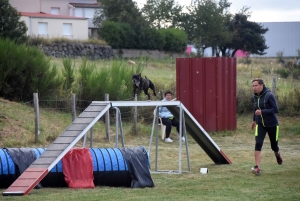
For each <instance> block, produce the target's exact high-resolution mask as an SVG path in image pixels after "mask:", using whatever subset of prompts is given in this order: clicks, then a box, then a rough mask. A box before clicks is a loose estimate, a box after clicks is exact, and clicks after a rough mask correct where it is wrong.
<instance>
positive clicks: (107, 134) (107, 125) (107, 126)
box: [104, 94, 110, 141]
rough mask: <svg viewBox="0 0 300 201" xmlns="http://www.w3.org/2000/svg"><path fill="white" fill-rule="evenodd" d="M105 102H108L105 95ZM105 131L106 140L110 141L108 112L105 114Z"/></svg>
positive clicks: (107, 95) (107, 96)
mask: <svg viewBox="0 0 300 201" xmlns="http://www.w3.org/2000/svg"><path fill="white" fill-rule="evenodd" d="M104 100H105V101H109V94H105V97H104ZM105 129H106V138H107V139H108V141H110V132H109V131H110V120H109V110H107V112H106V113H105Z"/></svg>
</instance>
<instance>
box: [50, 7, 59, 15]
mask: <svg viewBox="0 0 300 201" xmlns="http://www.w3.org/2000/svg"><path fill="white" fill-rule="evenodd" d="M59 12H60V8H56V7H52V8H51V14H52V15H59Z"/></svg>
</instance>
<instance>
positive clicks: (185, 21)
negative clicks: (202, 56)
mask: <svg viewBox="0 0 300 201" xmlns="http://www.w3.org/2000/svg"><path fill="white" fill-rule="evenodd" d="M229 7H230V3H229V2H228V1H227V0H220V1H218V2H217V1H215V0H206V1H201V0H195V1H192V2H191V4H190V5H189V6H188V7H187V10H188V11H189V12H188V13H186V14H184V15H183V16H182V20H181V24H180V25H181V27H182V28H183V29H184V30H185V31H186V33H187V34H188V39H189V42H190V43H194V44H196V45H197V47H198V49H199V52H202V53H203V52H204V50H205V49H206V48H207V47H212V49H213V50H215V49H217V47H218V46H219V45H222V44H224V43H227V42H229V41H230V40H231V39H232V36H233V35H232V33H230V31H229V30H228V28H227V27H226V24H225V22H226V21H227V19H228V18H230V14H229V13H228V8H229ZM200 49H202V50H200Z"/></svg>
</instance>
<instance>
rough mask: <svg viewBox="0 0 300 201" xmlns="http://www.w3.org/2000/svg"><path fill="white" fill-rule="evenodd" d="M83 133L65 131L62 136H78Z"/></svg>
mask: <svg viewBox="0 0 300 201" xmlns="http://www.w3.org/2000/svg"><path fill="white" fill-rule="evenodd" d="M81 132H82V131H65V132H63V133H62V134H61V135H60V136H70V137H72V136H78V135H79V134H80V133H81Z"/></svg>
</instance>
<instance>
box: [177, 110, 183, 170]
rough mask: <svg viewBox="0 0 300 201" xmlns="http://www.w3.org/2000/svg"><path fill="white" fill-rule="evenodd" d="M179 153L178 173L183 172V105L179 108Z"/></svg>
mask: <svg viewBox="0 0 300 201" xmlns="http://www.w3.org/2000/svg"><path fill="white" fill-rule="evenodd" d="M179 111H180V112H179V153H178V159H179V160H178V173H179V174H181V171H182V170H181V151H182V141H181V138H182V136H183V133H182V107H181V106H180V109H179Z"/></svg>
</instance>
